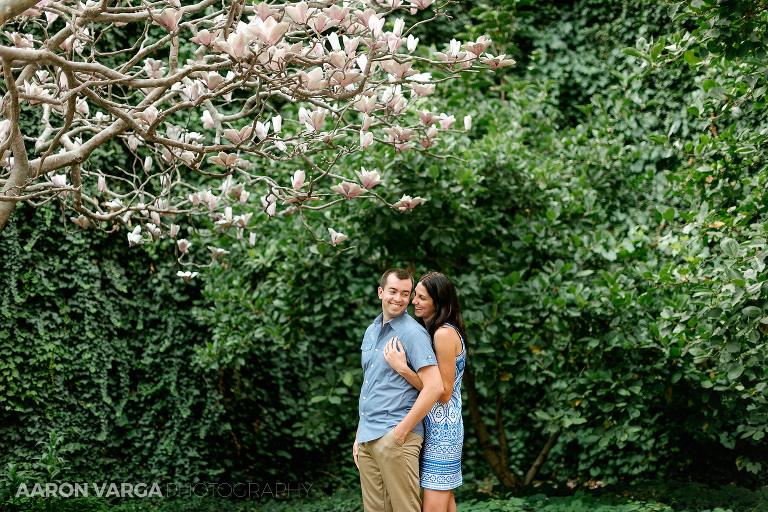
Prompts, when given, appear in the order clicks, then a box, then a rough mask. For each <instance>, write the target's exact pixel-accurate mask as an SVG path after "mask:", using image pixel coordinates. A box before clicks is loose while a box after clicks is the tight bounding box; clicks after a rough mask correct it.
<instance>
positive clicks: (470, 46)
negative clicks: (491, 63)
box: [462, 35, 493, 57]
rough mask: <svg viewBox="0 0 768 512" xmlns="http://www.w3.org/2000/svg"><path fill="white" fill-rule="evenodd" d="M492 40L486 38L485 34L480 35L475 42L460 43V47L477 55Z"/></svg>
mask: <svg viewBox="0 0 768 512" xmlns="http://www.w3.org/2000/svg"><path fill="white" fill-rule="evenodd" d="M492 42H493V41H491V40H490V39H486V38H485V36H484V35H482V36H480V37H478V38H477V40H476V41H475V42H469V43H467V44H464V45H462V48H463V49H465V50H466V51H468V52H470V53H472V54H474V55H476V56H477V57H479V56H480V55H481V54H482V53H483V52H484V51H485V50H486V48H488V47H489V46H490V45H491V43H492Z"/></svg>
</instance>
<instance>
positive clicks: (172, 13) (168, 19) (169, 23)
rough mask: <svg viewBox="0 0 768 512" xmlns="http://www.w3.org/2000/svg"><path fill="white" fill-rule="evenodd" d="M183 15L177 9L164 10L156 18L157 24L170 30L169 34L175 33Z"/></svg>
mask: <svg viewBox="0 0 768 512" xmlns="http://www.w3.org/2000/svg"><path fill="white" fill-rule="evenodd" d="M181 14H182V12H181V11H177V10H176V9H163V12H162V13H161V14H160V16H158V17H157V18H155V23H157V24H158V25H160V26H162V27H165V28H166V29H168V32H173V31H174V30H176V27H177V26H179V20H180V19H181Z"/></svg>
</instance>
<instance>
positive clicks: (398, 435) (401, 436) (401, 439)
mask: <svg viewBox="0 0 768 512" xmlns="http://www.w3.org/2000/svg"><path fill="white" fill-rule="evenodd" d="M408 432H409V431H408V430H406V429H405V428H404V427H403V422H402V421H401V422H400V423H398V424H397V425H396V426H395V428H393V429H392V434H394V436H395V439H396V440H397V443H398V444H399V445H400V446H403V444H405V436H407V435H408Z"/></svg>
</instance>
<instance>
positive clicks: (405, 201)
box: [392, 195, 426, 210]
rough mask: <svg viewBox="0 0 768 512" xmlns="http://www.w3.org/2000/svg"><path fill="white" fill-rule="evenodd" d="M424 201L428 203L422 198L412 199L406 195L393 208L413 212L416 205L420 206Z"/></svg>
mask: <svg viewBox="0 0 768 512" xmlns="http://www.w3.org/2000/svg"><path fill="white" fill-rule="evenodd" d="M424 201H426V199H423V198H421V197H411V196H408V195H404V196H403V197H401V198H400V201H398V202H397V203H395V204H394V205H392V206H394V207H395V208H398V209H400V210H413V209H414V208H416V205H418V204H419V203H423V202H424Z"/></svg>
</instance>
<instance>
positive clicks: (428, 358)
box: [402, 329, 437, 372]
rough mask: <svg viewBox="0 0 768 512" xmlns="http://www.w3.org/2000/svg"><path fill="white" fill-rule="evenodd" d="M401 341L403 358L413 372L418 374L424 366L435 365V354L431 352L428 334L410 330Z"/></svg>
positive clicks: (422, 331)
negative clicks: (403, 350)
mask: <svg viewBox="0 0 768 512" xmlns="http://www.w3.org/2000/svg"><path fill="white" fill-rule="evenodd" d="M402 341H403V348H404V349H405V358H406V359H407V361H408V364H409V365H410V367H411V368H413V371H415V372H418V371H419V370H420V369H422V368H424V367H425V366H434V365H436V364H437V359H436V358H435V352H434V350H432V342H431V341H430V339H429V334H427V332H426V331H424V330H418V329H410V332H408V333H407V335H406V336H405V339H404V340H402Z"/></svg>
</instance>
